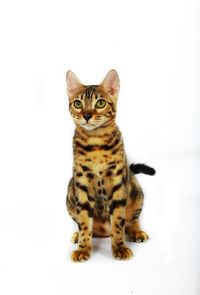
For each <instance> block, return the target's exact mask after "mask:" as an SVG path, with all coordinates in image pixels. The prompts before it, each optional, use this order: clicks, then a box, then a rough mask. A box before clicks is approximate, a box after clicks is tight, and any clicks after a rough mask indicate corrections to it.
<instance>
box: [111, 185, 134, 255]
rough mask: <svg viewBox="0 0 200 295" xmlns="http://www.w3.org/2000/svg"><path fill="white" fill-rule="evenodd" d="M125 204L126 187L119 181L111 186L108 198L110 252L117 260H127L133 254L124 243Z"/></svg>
mask: <svg viewBox="0 0 200 295" xmlns="http://www.w3.org/2000/svg"><path fill="white" fill-rule="evenodd" d="M125 206H126V189H125V186H124V184H121V183H119V184H116V185H115V186H113V188H112V198H111V200H110V215H111V231H112V234H111V241H112V252H113V256H114V257H115V258H116V259H119V260H128V259H130V258H131V257H132V256H133V253H132V251H131V249H129V248H128V247H127V246H126V244H125Z"/></svg>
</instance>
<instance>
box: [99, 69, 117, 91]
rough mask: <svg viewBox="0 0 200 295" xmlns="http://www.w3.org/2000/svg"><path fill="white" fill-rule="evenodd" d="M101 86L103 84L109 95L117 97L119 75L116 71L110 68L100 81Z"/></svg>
mask: <svg viewBox="0 0 200 295" xmlns="http://www.w3.org/2000/svg"><path fill="white" fill-rule="evenodd" d="M101 86H103V88H104V89H105V91H106V92H108V94H109V95H110V96H113V97H117V95H118V92H119V89H120V83H119V76H118V74H117V71H115V70H110V71H109V72H108V73H107V75H106V77H105V78H104V80H103V82H102V83H101Z"/></svg>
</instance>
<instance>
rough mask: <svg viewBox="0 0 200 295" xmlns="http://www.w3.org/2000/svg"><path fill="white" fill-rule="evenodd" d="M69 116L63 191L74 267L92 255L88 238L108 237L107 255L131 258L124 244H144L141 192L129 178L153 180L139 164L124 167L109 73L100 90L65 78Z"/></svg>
mask: <svg viewBox="0 0 200 295" xmlns="http://www.w3.org/2000/svg"><path fill="white" fill-rule="evenodd" d="M66 81H67V93H68V97H69V111H70V114H71V116H72V118H73V120H74V123H75V126H76V129H75V134H74V137H73V155H74V165H73V177H72V178H71V180H70V182H69V185H68V193H67V201H66V204H67V209H68V212H69V214H70V215H71V217H72V218H73V220H74V221H75V222H76V223H77V225H78V228H79V231H78V232H75V233H74V235H73V237H72V242H73V243H78V249H77V250H75V251H73V252H72V255H71V258H72V260H73V261H74V262H81V261H86V260H88V259H89V257H90V256H91V254H92V237H94V236H95V237H109V236H110V237H111V244H112V254H113V256H114V258H116V259H119V260H127V259H130V258H131V257H132V256H133V253H132V251H131V249H130V248H128V247H127V245H126V242H125V240H128V241H134V242H143V241H146V240H148V235H147V234H146V233H145V232H144V231H142V230H141V229H140V225H139V216H140V213H141V211H142V206H143V199H144V195H143V191H142V189H141V187H140V185H139V183H138V181H137V179H136V177H135V175H134V174H137V173H145V174H149V175H153V174H155V170H154V169H153V168H151V167H149V166H147V165H144V164H135V165H134V164H131V165H130V167H128V164H127V159H126V155H125V151H124V145H123V140H122V135H121V132H120V130H119V128H118V127H117V125H116V123H115V117H116V105H117V97H118V93H119V88H120V83H119V77H118V74H117V72H116V70H110V71H109V72H108V73H107V75H106V77H105V78H104V80H103V82H102V83H101V84H100V85H90V86H85V85H83V84H82V83H81V82H80V80H79V79H78V78H77V76H76V75H75V74H74V73H73V72H72V71H68V72H67V75H66Z"/></svg>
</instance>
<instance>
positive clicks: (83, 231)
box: [71, 180, 93, 262]
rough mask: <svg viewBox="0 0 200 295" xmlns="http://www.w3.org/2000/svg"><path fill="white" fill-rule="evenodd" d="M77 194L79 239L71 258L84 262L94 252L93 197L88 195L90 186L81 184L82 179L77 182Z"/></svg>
mask: <svg viewBox="0 0 200 295" xmlns="http://www.w3.org/2000/svg"><path fill="white" fill-rule="evenodd" d="M84 181H85V180H84ZM76 194H77V197H78V202H77V219H78V224H79V234H78V236H79V239H78V249H77V250H75V251H73V252H72V255H71V258H72V260H73V261H74V262H82V261H86V260H88V258H89V257H90V255H91V253H92V221H93V218H92V216H93V201H92V200H91V197H88V196H89V191H88V187H87V186H86V184H81V182H80V180H79V182H76ZM89 199H90V201H89Z"/></svg>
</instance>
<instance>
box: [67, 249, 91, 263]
mask: <svg viewBox="0 0 200 295" xmlns="http://www.w3.org/2000/svg"><path fill="white" fill-rule="evenodd" d="M89 258H90V253H89V252H88V251H80V250H76V251H73V252H72V255H71V259H72V261H74V262H84V261H87V260H88V259H89Z"/></svg>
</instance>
